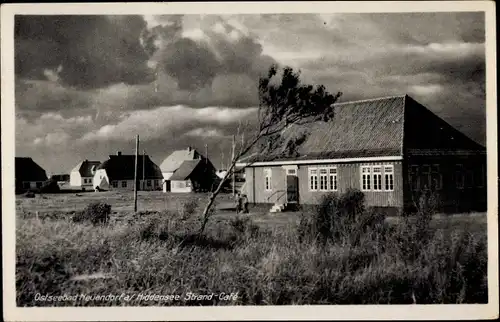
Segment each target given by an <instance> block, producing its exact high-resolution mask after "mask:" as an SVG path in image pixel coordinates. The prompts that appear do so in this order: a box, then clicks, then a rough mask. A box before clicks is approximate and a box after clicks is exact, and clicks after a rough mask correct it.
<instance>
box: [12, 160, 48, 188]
mask: <svg viewBox="0 0 500 322" xmlns="http://www.w3.org/2000/svg"><path fill="white" fill-rule="evenodd" d="M14 167H15V170H14V171H15V182H16V183H15V185H16V192H23V191H27V190H30V189H39V188H41V187H42V185H43V183H44V182H45V181H46V180H47V173H46V172H45V170H44V169H43V168H42V167H41V166H39V165H38V164H37V163H36V162H35V161H33V159H32V158H27V157H16V159H15V165H14Z"/></svg>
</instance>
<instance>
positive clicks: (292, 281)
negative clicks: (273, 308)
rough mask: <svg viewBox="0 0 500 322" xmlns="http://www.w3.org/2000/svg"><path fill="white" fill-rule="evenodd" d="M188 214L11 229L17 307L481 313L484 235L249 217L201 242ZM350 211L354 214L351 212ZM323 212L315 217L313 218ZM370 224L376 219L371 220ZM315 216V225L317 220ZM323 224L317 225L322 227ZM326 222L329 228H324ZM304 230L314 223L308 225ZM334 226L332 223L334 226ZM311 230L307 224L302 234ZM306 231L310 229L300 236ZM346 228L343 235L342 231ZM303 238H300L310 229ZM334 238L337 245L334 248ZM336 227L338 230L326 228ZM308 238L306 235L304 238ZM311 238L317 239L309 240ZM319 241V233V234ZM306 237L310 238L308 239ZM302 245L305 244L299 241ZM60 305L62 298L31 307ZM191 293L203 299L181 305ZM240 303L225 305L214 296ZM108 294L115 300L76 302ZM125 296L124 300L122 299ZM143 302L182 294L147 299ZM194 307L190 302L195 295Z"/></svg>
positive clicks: (57, 221)
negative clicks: (422, 308)
mask: <svg viewBox="0 0 500 322" xmlns="http://www.w3.org/2000/svg"><path fill="white" fill-rule="evenodd" d="M192 208H193V207H192V205H188V206H186V208H185V209H184V210H182V209H179V211H169V212H144V213H139V214H137V215H135V214H129V215H128V217H127V218H122V220H113V215H111V219H110V221H109V222H108V223H107V224H106V225H104V224H103V225H95V224H93V223H91V222H85V221H82V222H73V221H72V220H71V218H70V216H69V217H68V218H67V219H64V217H57V218H54V217H50V216H48V217H45V218H29V217H21V216H19V217H18V219H17V236H16V237H17V238H16V253H17V267H16V288H17V304H18V305H19V306H75V305H78V306H90V305H91V306H116V305H126V306H144V305H165V306H168V305H283V304H411V303H416V304H425V303H485V302H487V283H486V281H487V279H486V276H487V274H486V266H487V256H486V232H485V231H484V232H477V231H476V232H470V231H467V230H463V229H461V230H460V229H456V227H455V226H453V225H450V227H452V228H450V229H434V228H430V227H431V225H426V226H425V227H423V228H422V227H420V228H418V229H423V230H425V231H426V239H425V241H423V240H422V231H420V232H418V229H416V226H415V224H414V222H412V221H410V220H401V221H398V223H397V224H388V223H386V222H383V221H374V222H373V223H371V224H367V223H366V222H364V221H363V220H366V218H365V217H366V216H369V215H370V213H371V211H370V210H365V209H361V210H359V209H358V210H359V213H360V214H363V215H360V216H357V218H358V219H356V225H357V226H356V227H357V228H358V229H357V230H356V229H351V228H350V229H349V230H348V231H345V229H346V228H345V227H346V226H342V225H336V226H335V225H333V226H330V228H324V227H323V228H321V229H323V233H324V236H326V237H325V238H322V239H320V241H319V242H318V240H317V239H316V238H313V237H314V236H316V235H317V233H314V232H317V231H318V230H317V229H316V230H315V229H313V228H311V227H310V223H311V222H315V221H316V222H317V221H318V218H320V217H321V216H323V217H324V216H327V217H328V213H329V212H330V215H331V212H332V211H335V210H332V209H334V208H333V207H331V208H330V210H328V209H327V210H325V209H324V210H323V213H321V212H320V211H318V212H316V213H311V214H305V215H304V216H305V217H307V216H309V217H312V219H311V218H309V219H304V220H303V221H302V222H301V223H299V224H298V225H294V224H290V225H288V226H286V227H287V228H280V229H273V228H272V227H270V228H268V229H265V228H262V227H261V228H259V227H258V226H256V225H255V224H254V223H253V222H252V219H251V217H238V218H237V219H232V220H229V221H228V220H219V221H214V222H211V223H210V225H209V227H208V229H207V233H206V234H205V235H204V236H202V237H197V236H196V235H192V234H191V232H196V231H197V227H198V226H196V225H198V224H199V222H198V219H197V217H196V214H193V213H192V211H191V209H192ZM358 210H357V211H358ZM318 213H320V214H321V216H319V215H318ZM372 215H373V213H372ZM314 218H316V219H314ZM319 221H321V220H319ZM327 221H328V220H327ZM308 223H309V224H308ZM330 224H331V222H330ZM308 225H309V226H308ZM307 227H309V228H307ZM332 227H335V228H332ZM343 227H344V228H343ZM306 228H307V229H306ZM328 229H330V232H332V231H333V230H335V229H338V230H340V231H338V234H337V235H336V236H337V238H329V237H328V236H329V235H330V233H329V232H328V231H329V230H328ZM332 229H333V230H332ZM308 234H309V235H308ZM310 234H313V235H310ZM315 234H316V235H315ZM311 236H313V237H311ZM306 237H307V238H306ZM37 293H38V294H40V295H53V296H58V295H67V297H66V300H61V301H56V302H55V301H47V300H40V296H38V300H37V299H36V298H37V297H36V294H37ZM188 293H192V294H195V295H207V294H211V293H214V295H215V296H212V298H209V297H207V296H205V297H204V298H200V299H199V300H198V299H196V300H191V299H186V296H187V294H188ZM221 293H224V294H231V293H233V295H234V294H236V297H234V296H233V297H232V298H231V299H230V300H224V298H222V299H221V298H219V296H218V295H219V294H221ZM107 294H112V295H115V296H116V297H117V298H115V299H114V300H109V299H108V300H102V299H96V298H90V297H87V298H85V297H80V296H76V295H88V296H95V295H107ZM122 294H125V295H129V297H128V298H126V297H124V296H122V297H120V298H119V296H120V295H122ZM139 294H142V295H143V296H144V295H147V294H150V295H163V296H166V295H179V298H178V299H177V300H176V299H169V298H167V297H164V298H157V299H156V300H155V299H153V300H150V299H147V300H145V299H144V297H143V298H142V300H141V298H140V297H139ZM190 298H192V297H190Z"/></svg>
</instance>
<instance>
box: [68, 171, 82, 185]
mask: <svg viewBox="0 0 500 322" xmlns="http://www.w3.org/2000/svg"><path fill="white" fill-rule="evenodd" d="M69 184H70V186H73V187H80V186H81V185H82V177H81V176H80V172H79V171H72V172H71V173H70V174H69Z"/></svg>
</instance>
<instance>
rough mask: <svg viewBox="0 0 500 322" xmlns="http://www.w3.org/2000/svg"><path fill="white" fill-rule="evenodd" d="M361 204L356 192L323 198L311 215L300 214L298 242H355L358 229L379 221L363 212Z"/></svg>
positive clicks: (362, 201) (377, 217) (352, 190)
mask: <svg viewBox="0 0 500 322" xmlns="http://www.w3.org/2000/svg"><path fill="white" fill-rule="evenodd" d="M364 201H365V197H364V194H363V193H362V192H361V191H359V190H356V189H348V190H347V191H346V192H345V193H343V194H341V195H338V194H336V193H330V194H326V195H324V196H323V197H322V199H321V201H320V203H319V204H318V206H317V207H316V209H315V211H313V212H312V214H310V215H302V217H301V220H300V222H299V225H298V235H299V239H300V240H302V241H305V240H308V241H311V240H315V241H317V242H320V243H322V244H326V242H328V241H331V242H334V243H338V242H341V243H344V242H346V241H347V240H350V239H351V238H356V239H359V236H356V235H359V232H360V230H366V229H367V228H366V227H368V226H373V225H375V224H376V223H378V222H380V218H379V217H380V216H379V215H374V214H373V213H372V212H371V211H368V212H367V211H366V210H365V206H364Z"/></svg>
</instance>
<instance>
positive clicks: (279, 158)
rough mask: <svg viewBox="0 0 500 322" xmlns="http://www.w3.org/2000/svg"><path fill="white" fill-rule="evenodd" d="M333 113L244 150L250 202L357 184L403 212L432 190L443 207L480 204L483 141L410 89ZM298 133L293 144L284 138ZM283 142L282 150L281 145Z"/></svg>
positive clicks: (308, 196)
mask: <svg viewBox="0 0 500 322" xmlns="http://www.w3.org/2000/svg"><path fill="white" fill-rule="evenodd" d="M334 108H335V109H334V118H333V119H332V120H330V121H328V122H323V121H318V122H315V123H313V124H308V125H307V126H295V125H294V126H291V127H289V128H288V129H286V130H285V131H284V133H283V137H284V139H283V141H282V142H280V143H279V144H280V145H281V146H280V147H279V149H278V150H279V152H278V153H275V154H273V155H259V154H253V155H250V156H247V157H246V158H242V159H241V160H240V161H239V164H238V165H239V166H247V168H246V169H245V178H246V187H245V193H246V194H247V197H248V200H249V202H251V203H269V204H275V207H273V208H274V209H283V208H284V207H285V206H287V205H289V204H294V205H296V204H299V205H307V204H317V203H318V202H319V200H320V198H321V196H322V195H324V194H326V193H329V192H339V193H341V192H344V191H346V190H347V189H348V188H356V189H359V190H361V191H363V192H364V194H365V203H366V205H367V206H373V207H384V208H389V209H393V210H397V211H398V212H401V211H402V210H408V209H411V208H414V206H415V205H417V204H418V200H419V196H420V195H421V194H422V193H423V192H426V191H427V192H432V194H433V195H434V196H435V198H436V199H437V200H438V202H439V207H440V209H441V210H443V211H446V210H448V211H469V210H484V209H485V207H486V149H485V147H483V146H481V145H480V144H478V143H476V142H474V141H473V140H471V139H470V138H468V137H467V136H465V135H464V134H463V133H461V132H459V131H458V130H456V129H455V128H453V127H452V126H451V125H449V124H448V123H446V122H445V121H444V120H442V119H441V118H439V117H438V116H436V115H435V114H433V113H432V112H431V111H429V110H428V109H427V108H426V107H424V106H423V105H421V104H419V103H418V102H417V101H415V100H414V99H412V98H411V97H409V96H407V95H404V96H395V97H387V98H377V99H369V100H362V101H353V102H345V103H337V104H335V105H334ZM294 140H302V141H303V143H302V144H300V145H298V148H296V149H288V147H290V146H293V144H290V142H294ZM280 149H281V150H280Z"/></svg>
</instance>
